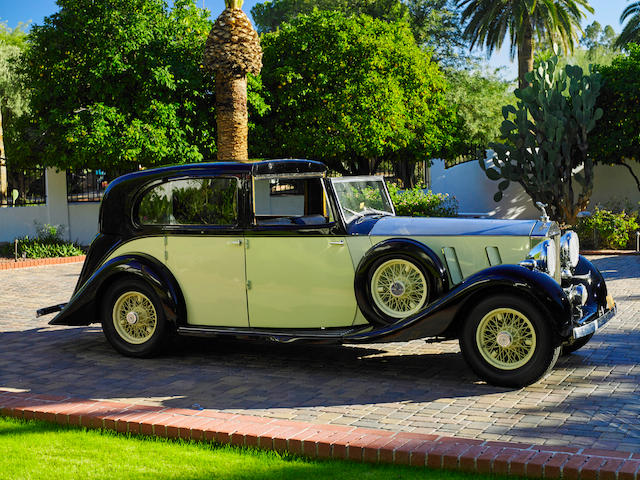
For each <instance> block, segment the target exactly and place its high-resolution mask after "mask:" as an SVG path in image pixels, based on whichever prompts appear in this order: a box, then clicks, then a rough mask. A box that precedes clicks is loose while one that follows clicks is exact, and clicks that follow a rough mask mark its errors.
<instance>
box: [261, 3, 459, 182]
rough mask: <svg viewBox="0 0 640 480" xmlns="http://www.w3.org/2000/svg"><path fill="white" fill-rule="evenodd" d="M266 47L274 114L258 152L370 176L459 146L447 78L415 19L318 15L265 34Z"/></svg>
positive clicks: (265, 71) (266, 74)
mask: <svg viewBox="0 0 640 480" xmlns="http://www.w3.org/2000/svg"><path fill="white" fill-rule="evenodd" d="M262 48H263V50H264V57H263V63H264V66H263V70H262V81H263V83H264V86H265V89H266V90H267V91H268V92H269V95H270V97H269V102H268V103H270V105H271V111H270V113H269V114H267V115H266V116H265V117H264V119H263V121H262V122H261V124H260V125H259V128H260V130H261V131H260V134H259V137H260V138H261V141H258V142H257V143H256V142H255V141H254V143H253V145H254V147H255V150H254V152H253V154H254V156H257V157H267V156H268V157H276V156H286V157H297V156H300V157H306V158H316V159H318V160H322V161H324V162H326V163H327V164H328V165H329V166H330V167H331V168H333V169H335V170H338V171H342V172H344V173H369V172H373V171H375V170H376V168H377V166H378V165H379V164H380V162H382V161H383V160H397V159H399V158H403V159H411V160H418V159H421V160H422V159H429V158H432V156H434V155H437V154H438V153H440V152H442V151H444V150H446V149H447V148H449V147H450V146H451V145H452V144H453V143H454V138H453V135H454V133H455V126H456V123H457V120H456V117H455V114H454V112H453V111H452V109H451V108H450V106H449V105H448V104H447V102H446V98H445V90H446V82H445V79H444V76H443V74H442V72H441V71H440V70H439V69H438V67H437V65H436V64H434V63H433V62H431V61H430V59H429V55H428V54H426V53H424V52H423V51H422V50H421V49H420V48H419V47H418V46H417V45H416V44H415V41H414V39H413V37H412V34H411V31H410V29H409V27H408V26H407V24H406V23H394V24H390V23H385V22H383V21H380V20H375V19H372V18H371V17H368V16H354V17H345V16H344V15H342V14H341V13H339V12H320V11H315V12H314V13H312V14H310V15H300V16H298V17H297V18H296V19H295V20H293V21H292V23H290V24H282V25H281V27H280V29H279V30H278V31H276V32H273V33H270V34H266V35H264V36H263V38H262ZM256 130H258V127H257V128H256Z"/></svg>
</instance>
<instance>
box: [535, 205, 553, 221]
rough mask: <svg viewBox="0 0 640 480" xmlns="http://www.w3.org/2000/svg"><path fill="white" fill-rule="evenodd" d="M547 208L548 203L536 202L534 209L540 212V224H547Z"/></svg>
mask: <svg viewBox="0 0 640 480" xmlns="http://www.w3.org/2000/svg"><path fill="white" fill-rule="evenodd" d="M548 206H549V204H548V203H542V202H536V207H538V208H539V209H540V210H542V215H541V216H540V221H541V222H548V221H549V220H550V219H549V215H547V211H546V210H545V208H547V207H548Z"/></svg>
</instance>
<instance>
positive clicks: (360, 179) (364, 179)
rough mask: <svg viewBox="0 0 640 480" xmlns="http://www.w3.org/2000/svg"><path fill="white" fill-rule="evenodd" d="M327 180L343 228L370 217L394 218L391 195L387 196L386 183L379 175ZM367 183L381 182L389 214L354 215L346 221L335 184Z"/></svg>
mask: <svg viewBox="0 0 640 480" xmlns="http://www.w3.org/2000/svg"><path fill="white" fill-rule="evenodd" d="M327 180H330V182H331V189H332V190H333V195H334V197H335V200H336V204H337V207H338V215H340V218H341V220H342V221H343V223H344V225H345V227H346V226H347V225H349V224H350V223H352V222H357V221H358V220H361V219H363V218H365V217H367V216H371V215H390V216H395V215H396V208H395V206H394V205H393V202H392V201H391V195H390V194H389V189H388V188H387V182H386V181H385V179H384V177H383V176H381V175H358V176H348V177H329V178H328V179H327ZM367 181H369V182H370V181H376V182H378V181H379V182H382V185H383V187H384V195H386V197H387V201H388V202H389V205H390V206H391V213H388V212H385V214H380V213H363V214H362V216H357V215H354V216H353V217H351V219H350V220H348V219H347V216H346V215H345V213H346V212H345V210H344V207H343V206H342V203H341V202H340V196H339V195H338V191H337V189H336V188H335V184H336V183H353V182H367Z"/></svg>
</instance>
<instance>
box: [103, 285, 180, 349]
mask: <svg viewBox="0 0 640 480" xmlns="http://www.w3.org/2000/svg"><path fill="white" fill-rule="evenodd" d="M167 330H168V328H167V321H166V319H165V316H164V312H163V311H162V306H161V304H160V300H159V299H158V296H157V295H156V294H155V292H154V291H153V290H152V289H151V288H150V287H149V285H147V284H146V283H145V282H143V281H141V280H138V279H126V280H122V281H119V282H117V283H115V284H114V285H112V286H111V287H109V289H108V290H107V291H106V292H105V294H104V296H103V298H102V331H103V332H104V335H105V337H107V340H108V341H109V343H110V344H111V345H112V346H113V347H114V348H115V349H116V350H117V351H119V352H120V353H122V354H123V355H127V356H130V357H149V356H152V355H154V354H156V353H158V352H159V351H160V350H161V348H162V346H163V345H164V342H165V340H166V337H167Z"/></svg>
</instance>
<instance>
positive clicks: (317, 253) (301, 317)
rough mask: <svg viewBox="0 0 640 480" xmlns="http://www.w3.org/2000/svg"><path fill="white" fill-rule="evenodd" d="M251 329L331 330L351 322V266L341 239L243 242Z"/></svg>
mask: <svg viewBox="0 0 640 480" xmlns="http://www.w3.org/2000/svg"><path fill="white" fill-rule="evenodd" d="M245 249H246V253H245V254H246V262H247V286H248V289H247V303H248V305H249V325H250V326H251V327H254V328H330V327H345V326H349V325H351V324H352V323H353V319H354V317H355V313H356V299H355V294H354V290H353V274H354V270H353V263H352V262H351V257H350V255H349V250H348V248H347V246H346V243H345V238H344V237H341V236H304V235H300V236H297V235H295V234H294V235H288V236H272V235H269V236H251V237H247V242H246V246H245Z"/></svg>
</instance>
